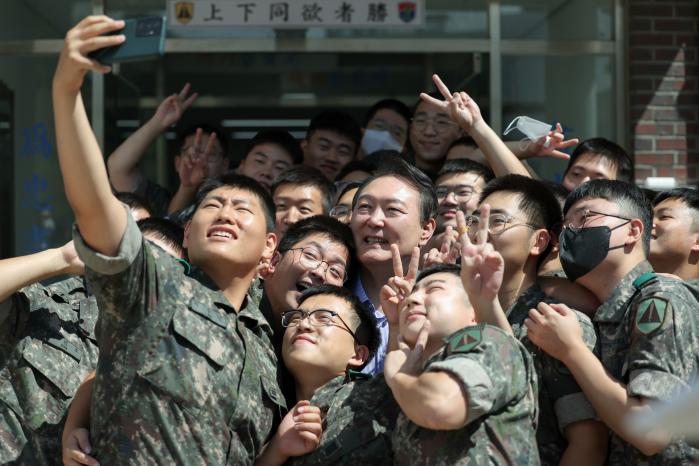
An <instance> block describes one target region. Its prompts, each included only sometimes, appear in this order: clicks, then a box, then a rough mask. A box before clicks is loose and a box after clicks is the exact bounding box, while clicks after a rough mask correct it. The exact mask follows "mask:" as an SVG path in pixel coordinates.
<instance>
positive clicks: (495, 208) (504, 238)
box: [474, 191, 548, 276]
mask: <svg viewBox="0 0 699 466" xmlns="http://www.w3.org/2000/svg"><path fill="white" fill-rule="evenodd" d="M520 196H521V194H518V193H510V192H507V191H496V192H494V193H493V194H491V195H490V196H488V197H487V198H485V199H483V202H482V203H481V205H482V204H489V205H490V214H491V218H492V216H493V214H503V215H504V216H505V218H506V219H508V221H507V222H506V223H505V224H504V225H502V227H503V228H502V232H501V233H499V234H497V235H491V234H489V235H488V241H489V242H490V243H492V244H493V248H495V250H496V251H497V252H499V253H500V255H502V257H503V259H504V260H505V276H511V275H512V274H513V273H515V272H516V271H519V270H523V269H524V267H525V265H526V263H527V261H528V260H536V256H538V254H540V253H541V252H542V251H543V249H545V248H546V244H547V243H546V244H544V245H543V249H541V248H540V247H537V239H538V235H539V234H542V230H544V231H545V229H543V228H542V229H535V228H532V227H530V226H528V225H527V223H528V222H529V219H528V217H527V215H526V213H525V212H523V211H522V210H521V209H520V208H519V202H520ZM474 215H475V214H474ZM493 227H495V225H491V228H493ZM546 235H547V236H546V237H547V238H548V234H546Z"/></svg>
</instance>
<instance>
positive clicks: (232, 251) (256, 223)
mask: <svg viewBox="0 0 699 466" xmlns="http://www.w3.org/2000/svg"><path fill="white" fill-rule="evenodd" d="M270 241H271V242H270ZM275 244H276V242H275V236H274V234H272V233H267V222H266V219H265V212H264V210H263V208H262V205H261V200H260V199H259V198H258V197H257V195H255V194H254V193H252V192H250V191H247V190H244V189H241V188H235V187H229V186H222V187H219V188H216V189H214V190H212V191H211V192H210V193H209V194H207V195H206V197H205V198H204V199H203V200H202V202H201V203H200V204H199V207H198V208H197V210H196V211H195V212H194V216H193V217H192V220H191V221H190V222H189V223H188V224H187V226H186V228H185V233H184V244H183V245H184V247H185V248H187V250H188V253H189V259H190V262H191V263H192V264H194V265H197V266H198V267H201V268H202V269H203V270H204V271H205V272H206V271H207V269H209V270H211V269H212V268H216V267H218V266H219V265H227V264H233V265H235V266H236V273H239V272H243V273H244V272H245V271H246V270H248V269H249V268H251V269H254V268H255V266H256V265H257V264H258V263H259V262H260V259H261V258H262V257H263V256H266V257H269V256H271V254H272V250H274V246H275ZM232 273H233V272H232Z"/></svg>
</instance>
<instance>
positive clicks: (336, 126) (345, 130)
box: [306, 110, 362, 151]
mask: <svg viewBox="0 0 699 466" xmlns="http://www.w3.org/2000/svg"><path fill="white" fill-rule="evenodd" d="M318 130H326V131H332V132H335V133H337V134H339V135H340V136H344V137H346V138H347V139H349V140H350V141H352V142H354V146H355V151H356V150H357V149H359V143H360V142H361V140H362V130H361V128H360V127H359V125H358V124H357V122H356V121H354V118H352V116H351V115H350V114H349V113H345V112H340V111H337V110H326V111H324V112H321V113H319V114H317V115H316V116H314V117H313V119H312V120H311V123H310V124H309V125H308V131H307V133H306V139H311V136H313V133H315V132H316V131H318Z"/></svg>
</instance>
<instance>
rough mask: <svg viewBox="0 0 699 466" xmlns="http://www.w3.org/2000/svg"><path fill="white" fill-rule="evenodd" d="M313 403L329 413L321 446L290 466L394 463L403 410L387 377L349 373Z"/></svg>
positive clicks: (323, 390) (324, 389) (325, 388)
mask: <svg viewBox="0 0 699 466" xmlns="http://www.w3.org/2000/svg"><path fill="white" fill-rule="evenodd" d="M310 401H311V404H313V405H314V406H318V407H319V408H320V410H321V412H322V413H324V414H325V422H324V425H323V436H322V437H321V441H320V445H319V446H318V448H316V449H315V450H314V451H313V452H312V453H309V454H308V455H304V456H300V457H296V458H291V459H290V460H289V461H288V462H287V464H293V465H295V466H302V465H303V466H310V465H326V464H333V465H352V466H354V465H364V464H366V465H368V464H371V465H391V464H393V451H392V449H391V434H392V433H393V429H394V427H395V424H396V418H397V416H398V413H399V412H400V408H399V407H398V404H397V403H396V401H395V400H394V399H393V394H392V393H391V390H390V389H389V388H388V385H386V381H385V380H384V378H383V375H378V376H376V377H373V378H370V377H369V376H367V375H365V374H362V373H359V372H356V373H355V372H354V371H349V373H348V374H347V375H345V376H339V377H335V378H334V379H332V380H331V381H330V382H328V383H326V384H325V385H323V386H322V387H320V388H319V389H318V390H317V391H316V393H315V394H314V395H313V398H312V399H311V400H310Z"/></svg>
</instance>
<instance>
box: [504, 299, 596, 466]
mask: <svg viewBox="0 0 699 466" xmlns="http://www.w3.org/2000/svg"><path fill="white" fill-rule="evenodd" d="M542 301H543V302H545V303H549V304H550V303H555V302H557V301H556V300H555V299H553V298H551V297H550V296H548V295H547V294H546V293H544V292H543V291H542V290H541V288H539V286H538V285H534V286H532V287H530V288H529V289H527V291H525V292H524V293H522V294H521V295H520V296H519V298H518V299H517V301H515V302H514V304H513V305H512V306H511V307H510V309H509V310H508V311H507V320H508V321H509V322H510V325H511V326H512V331H513V332H514V335H515V338H517V339H518V340H519V341H520V342H522V344H523V345H524V346H525V347H526V348H527V350H529V353H530V354H531V355H532V357H533V359H534V367H535V368H536V374H537V376H538V381H539V410H540V411H539V427H538V429H537V431H536V441H537V443H538V445H539V454H540V455H541V464H542V465H558V464H559V463H560V460H561V456H562V455H563V452H564V451H565V449H566V448H567V446H568V444H567V441H566V438H565V436H564V432H565V428H566V427H567V426H568V425H570V424H572V423H574V422H578V421H584V420H594V419H596V414H595V410H594V408H593V407H592V405H591V404H590V402H589V401H588V400H587V398H585V395H584V394H583V393H582V390H581V389H580V387H579V386H578V384H577V382H576V381H575V378H574V377H573V375H572V374H571V373H570V371H569V370H568V368H567V367H566V366H565V365H564V364H563V363H562V362H560V361H558V360H557V359H555V358H553V357H551V356H549V355H548V354H546V353H545V352H543V351H541V350H540V349H539V348H538V347H537V346H536V345H534V344H533V343H532V342H531V340H529V338H528V337H527V327H526V326H525V325H524V319H526V318H527V317H528V316H529V310H530V309H535V308H536V306H537V305H538V304H539V303H540V302H542ZM575 313H576V315H577V317H578V322H580V327H581V328H582V330H583V339H584V340H585V343H586V344H587V347H588V348H589V349H590V350H591V351H593V352H594V351H596V349H595V345H596V343H597V335H595V330H594V327H593V326H592V322H590V318H589V317H587V316H586V315H584V314H582V313H580V312H577V311H575Z"/></svg>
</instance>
